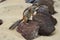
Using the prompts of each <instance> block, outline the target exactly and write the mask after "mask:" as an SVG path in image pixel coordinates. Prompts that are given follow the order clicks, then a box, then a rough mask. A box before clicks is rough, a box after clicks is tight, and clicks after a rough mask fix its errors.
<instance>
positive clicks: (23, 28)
mask: <svg viewBox="0 0 60 40" xmlns="http://www.w3.org/2000/svg"><path fill="white" fill-rule="evenodd" d="M17 31H18V32H19V33H21V34H22V36H23V37H24V38H25V39H27V40H32V39H34V38H36V37H38V31H39V25H38V23H37V22H35V21H29V22H28V23H20V24H19V26H18V27H17Z"/></svg>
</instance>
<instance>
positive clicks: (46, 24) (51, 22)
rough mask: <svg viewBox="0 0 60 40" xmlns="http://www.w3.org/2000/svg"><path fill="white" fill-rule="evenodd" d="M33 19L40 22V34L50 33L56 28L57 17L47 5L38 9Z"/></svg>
mask: <svg viewBox="0 0 60 40" xmlns="http://www.w3.org/2000/svg"><path fill="white" fill-rule="evenodd" d="M33 21H36V22H38V23H39V26H40V28H39V34H40V35H50V34H51V33H52V32H53V31H54V30H55V27H54V26H55V25H56V23H57V21H56V19H55V18H53V17H52V16H51V15H50V14H49V12H48V10H47V9H46V8H45V7H40V8H39V10H37V14H36V15H35V16H33Z"/></svg>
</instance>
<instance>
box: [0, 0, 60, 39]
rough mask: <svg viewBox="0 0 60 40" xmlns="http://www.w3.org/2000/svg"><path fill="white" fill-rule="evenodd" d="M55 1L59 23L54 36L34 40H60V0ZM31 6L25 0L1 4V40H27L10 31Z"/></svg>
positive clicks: (7, 1) (11, 0)
mask: <svg viewBox="0 0 60 40" xmlns="http://www.w3.org/2000/svg"><path fill="white" fill-rule="evenodd" d="M54 1H55V5H54V6H55V10H56V11H57V12H58V13H57V14H55V15H53V16H54V17H55V18H56V19H57V21H58V23H57V25H56V26H55V27H56V30H55V32H54V35H51V36H40V37H38V38H36V39H34V40H60V0H54ZM30 5H31V4H27V3H25V1H24V0H6V1H4V2H2V3H0V19H2V20H3V24H2V25H0V40H25V39H24V38H23V37H22V35H21V34H20V33H18V32H17V31H16V30H9V27H10V26H11V25H12V24H13V23H14V22H16V21H17V20H19V19H21V18H22V14H23V11H24V9H25V8H27V7H29V6H30Z"/></svg>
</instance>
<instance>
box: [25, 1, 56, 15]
mask: <svg viewBox="0 0 60 40" xmlns="http://www.w3.org/2000/svg"><path fill="white" fill-rule="evenodd" d="M26 3H32V4H33V3H38V5H47V6H48V8H49V11H50V14H51V15H52V14H55V13H56V11H55V9H54V1H53V0H26Z"/></svg>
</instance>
